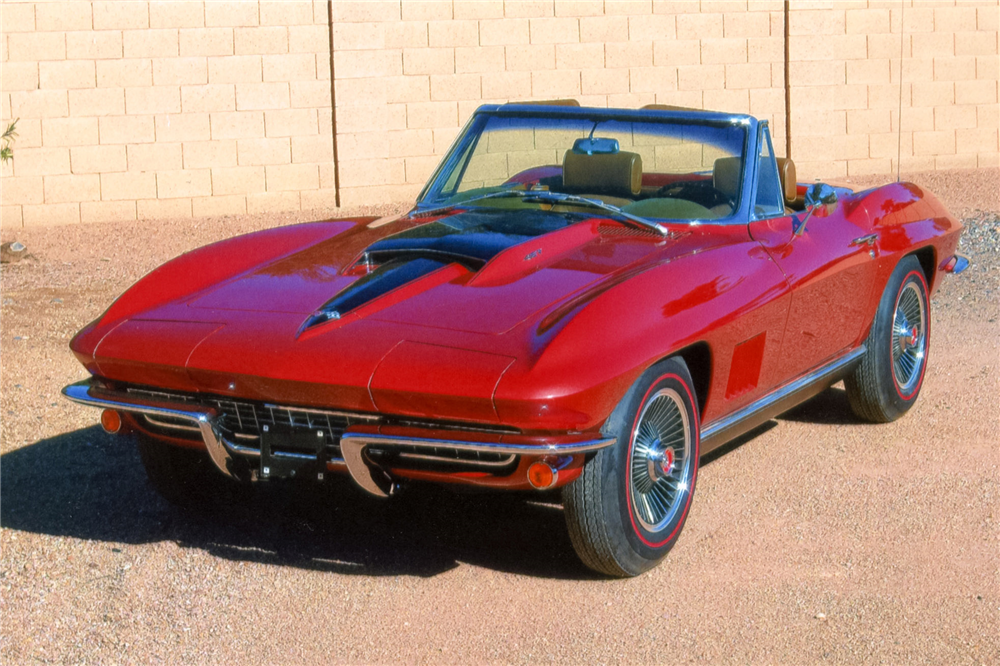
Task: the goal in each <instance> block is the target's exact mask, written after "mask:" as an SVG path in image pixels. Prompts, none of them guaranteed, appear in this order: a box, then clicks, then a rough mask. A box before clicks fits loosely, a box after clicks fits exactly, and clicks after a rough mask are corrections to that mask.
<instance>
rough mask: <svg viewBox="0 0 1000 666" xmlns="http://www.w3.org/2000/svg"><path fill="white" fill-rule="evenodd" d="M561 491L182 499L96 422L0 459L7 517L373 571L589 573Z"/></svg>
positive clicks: (45, 528)
mask: <svg viewBox="0 0 1000 666" xmlns="http://www.w3.org/2000/svg"><path fill="white" fill-rule="evenodd" d="M220 478H221V477H220ZM557 501H558V496H556V497H555V498H554V499H553V498H549V497H543V496H539V495H506V494H489V495H487V494H457V493H454V492H451V491H448V490H442V489H440V488H436V487H427V486H425V487H417V486H415V487H412V488H410V489H408V490H407V491H406V492H405V493H404V494H403V496H402V497H399V498H396V499H394V500H389V501H384V500H379V499H377V498H372V497H368V496H367V495H365V494H364V493H363V491H361V490H357V489H355V488H354V486H353V484H352V482H351V481H350V480H349V479H348V478H347V477H335V478H334V479H333V480H331V481H329V482H327V483H326V484H322V485H320V484H306V483H296V484H293V483H282V482H269V483H268V484H266V485H264V484H259V485H258V486H256V487H254V488H253V489H252V490H250V491H248V492H244V493H240V494H239V495H238V497H237V498H236V500H235V501H233V502H231V503H229V504H226V505H223V506H216V507H212V508H210V509H209V508H206V509H205V510H200V511H191V510H182V509H178V508H176V507H173V506H171V505H170V504H168V503H167V502H166V501H165V500H163V499H162V498H160V497H159V496H158V495H157V494H156V493H155V491H154V490H153V489H152V487H151V486H150V485H149V484H148V482H147V481H146V476H145V472H144V471H143V469H142V464H141V462H140V460H139V455H138V452H137V451H136V449H135V446H134V445H133V444H132V442H131V440H130V439H125V438H119V437H113V436H111V435H107V434H105V433H104V431H102V430H101V429H100V428H99V427H96V426H95V427H92V428H87V429H83V430H77V431H75V432H69V433H65V434H63V435H59V436H58V437H53V438H50V439H44V440H41V441H38V442H36V443H34V444H30V445H28V446H25V447H23V448H21V449H18V450H16V451H11V452H10V453H7V454H5V455H4V456H2V458H0V506H2V514H0V525H2V526H3V527H4V528H9V529H15V530H23V531H27V532H33V533H40V534H49V535H52V536H59V537H72V538H77V539H88V540H97V541H107V542H110V543H114V544H147V543H155V542H160V541H173V542H175V543H177V544H178V545H179V546H181V547H184V548H198V549H201V550H204V551H206V552H209V553H211V554H213V555H216V556H218V557H223V558H227V559H231V560H237V561H252V562H261V563H267V564H275V565H279V566H295V567H302V568H307V569H315V570H323V571H330V572H337V573H346V574H361V575H368V576H373V575H374V576H379V575H382V576H397V575H411V576H434V575H437V574H440V573H444V572H446V571H449V570H451V569H453V568H455V567H457V566H458V565H459V563H462V562H464V563H468V564H474V565H477V566H483V567H486V568H490V569H494V570H498V571H505V572H510V573H518V574H523V575H531V576H541V577H546V578H571V579H588V578H593V577H594V576H593V575H592V574H591V573H590V572H589V571H588V570H587V569H586V568H584V566H583V565H582V564H581V563H580V562H579V560H578V559H577V558H576V555H575V554H574V552H573V548H572V545H571V543H570V541H569V536H568V535H567V532H566V527H565V523H564V520H563V513H562V508H561V506H559V505H558V504H556V503H555V502H557Z"/></svg>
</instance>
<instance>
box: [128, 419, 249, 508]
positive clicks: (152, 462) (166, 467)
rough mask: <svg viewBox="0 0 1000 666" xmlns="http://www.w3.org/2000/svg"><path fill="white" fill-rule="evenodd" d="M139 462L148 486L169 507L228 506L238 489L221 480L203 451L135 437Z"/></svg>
mask: <svg viewBox="0 0 1000 666" xmlns="http://www.w3.org/2000/svg"><path fill="white" fill-rule="evenodd" d="M136 440H137V444H138V448H139V458H140V459H141V460H142V466H143V468H144V469H145V470H146V477H147V478H148V479H149V483H150V485H152V486H153V488H154V489H155V490H156V492H158V493H159V494H160V496H162V497H163V498H164V499H166V500H167V501H168V502H170V503H171V504H174V505H176V506H179V507H182V508H187V509H209V508H211V507H213V506H216V505H219V504H228V503H231V502H232V501H233V500H234V499H235V497H236V495H237V494H238V492H239V490H240V485H239V484H238V483H236V482H234V481H233V480H232V479H228V478H226V477H225V476H223V475H222V474H221V473H220V472H219V471H218V470H217V469H215V465H214V464H213V463H212V461H211V460H210V459H209V457H208V454H207V453H205V452H204V451H197V450H194V449H186V448H183V447H180V446H174V445H172V444H165V443H163V442H160V441H157V440H155V439H153V438H152V437H149V436H147V435H144V434H141V433H140V434H137V435H136Z"/></svg>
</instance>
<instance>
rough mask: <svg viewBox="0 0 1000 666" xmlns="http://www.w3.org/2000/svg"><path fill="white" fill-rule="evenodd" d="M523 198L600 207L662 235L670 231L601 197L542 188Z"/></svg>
mask: <svg viewBox="0 0 1000 666" xmlns="http://www.w3.org/2000/svg"><path fill="white" fill-rule="evenodd" d="M522 195H523V196H522V199H523V200H525V201H529V202H530V201H531V200H532V199H535V200H537V201H542V202H545V203H568V204H578V205H581V206H592V207H593V208H600V209H601V210H606V211H608V212H609V213H613V214H615V215H616V216H618V217H620V218H622V219H625V220H628V221H629V222H632V223H633V224H634V225H636V226H639V227H642V228H643V229H650V230H652V231H655V232H656V233H658V234H660V235H661V236H666V235H668V234H669V233H670V232H669V231H668V230H667V228H666V227H664V226H663V225H662V224H659V223H658V222H653V221H652V220H647V219H646V218H644V217H639V216H638V215H632V214H631V213H626V212H625V211H623V210H622V209H621V208H619V207H618V206H613V205H611V204H609V203H604V202H603V201H601V200H600V199H589V198H587V197H581V196H577V195H575V194H563V193H562V192H547V191H545V190H540V191H537V192H532V191H525V192H523V193H522Z"/></svg>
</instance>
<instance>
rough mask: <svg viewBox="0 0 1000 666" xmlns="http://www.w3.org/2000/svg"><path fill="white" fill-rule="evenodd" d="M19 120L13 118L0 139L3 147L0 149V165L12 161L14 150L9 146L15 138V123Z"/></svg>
mask: <svg viewBox="0 0 1000 666" xmlns="http://www.w3.org/2000/svg"><path fill="white" fill-rule="evenodd" d="M18 120H20V118H14V120H13V122H11V124H10V125H7V129H6V130H5V131H4V133H3V136H2V137H0V139H2V140H3V147H0V163H3V164H6V163H7V162H10V161H11V160H12V159H14V149H13V148H11V147H10V144H12V143H14V139H15V138H17V121H18Z"/></svg>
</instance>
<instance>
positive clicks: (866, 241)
mask: <svg viewBox="0 0 1000 666" xmlns="http://www.w3.org/2000/svg"><path fill="white" fill-rule="evenodd" d="M877 240H878V234H868V235H867V236H859V237H858V238H855V239H854V240H852V241H851V245H867V246H868V247H871V246H872V245H874V244H875V242H876V241H877Z"/></svg>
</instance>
